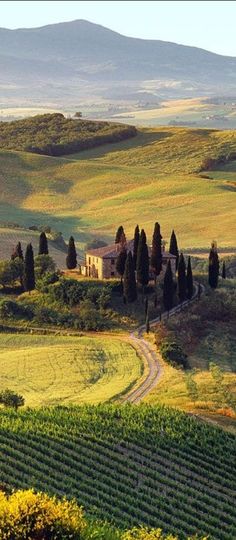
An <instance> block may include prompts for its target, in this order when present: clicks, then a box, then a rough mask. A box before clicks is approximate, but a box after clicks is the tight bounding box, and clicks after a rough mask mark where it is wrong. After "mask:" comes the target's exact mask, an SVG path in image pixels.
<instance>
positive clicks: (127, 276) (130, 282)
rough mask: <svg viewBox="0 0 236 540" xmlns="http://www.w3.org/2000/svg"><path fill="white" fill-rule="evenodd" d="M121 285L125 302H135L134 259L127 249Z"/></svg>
mask: <svg viewBox="0 0 236 540" xmlns="http://www.w3.org/2000/svg"><path fill="white" fill-rule="evenodd" d="M123 287H124V289H123V294H124V300H125V303H126V302H128V303H131V302H135V300H137V286H136V280H135V271H134V261H133V256H132V253H131V251H129V253H128V255H127V258H126V262H125V271H124V281H123Z"/></svg>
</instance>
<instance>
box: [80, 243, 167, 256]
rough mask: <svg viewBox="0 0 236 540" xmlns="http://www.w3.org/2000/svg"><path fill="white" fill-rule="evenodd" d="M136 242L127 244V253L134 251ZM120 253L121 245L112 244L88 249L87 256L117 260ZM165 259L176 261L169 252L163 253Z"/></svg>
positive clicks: (149, 248)
mask: <svg viewBox="0 0 236 540" xmlns="http://www.w3.org/2000/svg"><path fill="white" fill-rule="evenodd" d="M133 246H134V241H133V240H130V241H129V242H126V249H127V251H133ZM119 251H120V246H119V244H110V245H109V246H104V247H100V248H96V249H88V251H87V255H91V256H92V257H100V258H101V259H115V258H116V257H117V255H118V253H119ZM148 251H149V255H151V247H150V246H149V247H148ZM162 258H163V259H176V256H175V255H172V253H169V252H168V251H163V252H162Z"/></svg>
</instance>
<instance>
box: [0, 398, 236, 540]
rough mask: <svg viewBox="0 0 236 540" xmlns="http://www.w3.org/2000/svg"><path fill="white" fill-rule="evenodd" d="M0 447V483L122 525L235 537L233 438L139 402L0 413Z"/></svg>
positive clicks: (217, 537) (216, 538) (217, 539)
mask: <svg viewBox="0 0 236 540" xmlns="http://www.w3.org/2000/svg"><path fill="white" fill-rule="evenodd" d="M0 447H1V452H0V463H1V472H0V481H1V485H2V486H5V487H8V488H11V487H15V488H27V487H28V486H30V487H34V488H35V489H36V490H43V491H46V492H48V493H49V494H56V495H59V496H62V495H66V496H67V497H75V498H76V499H77V501H78V502H79V504H82V505H83V507H84V509H85V511H86V513H88V514H89V513H91V514H92V515H93V516H96V517H99V518H102V519H108V520H109V521H113V523H114V524H115V525H118V526H120V527H122V528H124V527H130V526H133V525H140V524H146V525H149V526H153V527H161V528H163V531H164V532H166V533H167V532H168V533H173V534H176V535H178V537H179V538H180V539H181V540H182V539H183V538H187V537H189V536H190V535H191V536H192V535H194V534H196V533H198V534H200V535H203V536H204V537H205V536H208V535H210V536H209V538H212V539H214V540H233V539H234V538H235V535H236V513H235V508H234V494H235V487H236V486H235V450H236V448H235V437H234V436H233V435H230V434H227V433H225V432H223V431H222V430H220V429H219V428H214V427H212V426H208V425H206V424H204V423H202V422H200V421H198V420H196V419H195V418H191V417H190V416H187V415H185V414H184V413H181V412H178V411H176V410H173V409H172V410H171V409H168V408H165V407H163V406H155V407H150V406H147V405H141V406H139V407H135V406H132V405H126V406H114V405H99V406H97V407H94V406H89V405H86V406H83V407H72V408H66V407H61V406H60V407H56V408H53V407H52V408H44V409H38V410H37V409H34V410H32V409H28V410H24V411H22V412H18V413H14V412H6V411H2V413H1V415H0ZM105 538H106V537H105Z"/></svg>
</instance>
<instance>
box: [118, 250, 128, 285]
mask: <svg viewBox="0 0 236 540" xmlns="http://www.w3.org/2000/svg"><path fill="white" fill-rule="evenodd" d="M126 258H127V250H126V249H125V248H123V249H121V251H120V253H119V255H118V257H117V260H116V270H117V272H118V274H119V275H120V277H121V283H122V281H123V275H124V271H125V261H126Z"/></svg>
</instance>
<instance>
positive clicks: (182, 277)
mask: <svg viewBox="0 0 236 540" xmlns="http://www.w3.org/2000/svg"><path fill="white" fill-rule="evenodd" d="M178 295H179V299H180V302H183V301H184V300H185V299H186V265H185V260H184V256H183V253H181V254H180V258H179V265H178Z"/></svg>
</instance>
